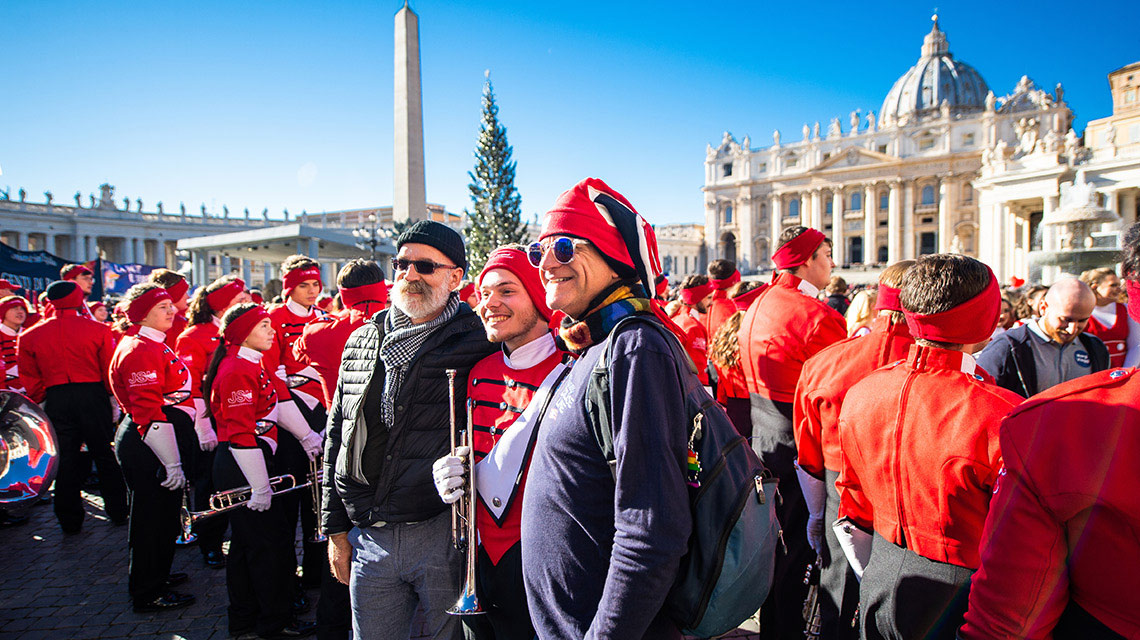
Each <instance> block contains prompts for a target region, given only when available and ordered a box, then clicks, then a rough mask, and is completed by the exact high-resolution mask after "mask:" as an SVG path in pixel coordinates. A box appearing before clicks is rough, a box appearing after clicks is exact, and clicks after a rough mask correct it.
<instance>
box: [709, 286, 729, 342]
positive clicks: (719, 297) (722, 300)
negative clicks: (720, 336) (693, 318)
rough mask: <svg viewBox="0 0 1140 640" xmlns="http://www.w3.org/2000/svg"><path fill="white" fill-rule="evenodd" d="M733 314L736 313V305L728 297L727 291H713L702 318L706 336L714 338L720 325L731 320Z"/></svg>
mask: <svg viewBox="0 0 1140 640" xmlns="http://www.w3.org/2000/svg"><path fill="white" fill-rule="evenodd" d="M734 313H736V304H735V303H733V301H732V299H731V298H729V297H728V290H727V289H717V290H716V291H713V297H712V300H710V301H709V305H708V308H707V310H706V311H705V318H704V320H705V331H706V333H707V334H708V336H709V337H713V336H715V335H716V332H717V331H718V330H719V329H720V325H722V324H724V321H725V320H728V319H729V318H731V317H732V314H734Z"/></svg>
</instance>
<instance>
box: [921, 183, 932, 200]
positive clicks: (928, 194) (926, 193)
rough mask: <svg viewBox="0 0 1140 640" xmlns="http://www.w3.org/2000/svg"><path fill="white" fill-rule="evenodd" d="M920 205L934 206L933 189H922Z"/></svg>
mask: <svg viewBox="0 0 1140 640" xmlns="http://www.w3.org/2000/svg"><path fill="white" fill-rule="evenodd" d="M922 204H934V187H933V186H932V185H929V184H928V185H926V186H925V187H923V188H922Z"/></svg>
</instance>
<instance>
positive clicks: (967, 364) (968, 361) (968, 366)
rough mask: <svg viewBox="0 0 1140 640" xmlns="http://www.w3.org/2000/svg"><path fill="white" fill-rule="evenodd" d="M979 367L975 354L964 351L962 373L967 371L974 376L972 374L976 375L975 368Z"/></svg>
mask: <svg viewBox="0 0 1140 640" xmlns="http://www.w3.org/2000/svg"><path fill="white" fill-rule="evenodd" d="M977 368H978V361H977V360H975V359H974V356H972V355H970V354H968V353H966V352H965V351H963V352H962V366H961V369H962V373H965V374H967V375H971V376H972V375H974V369H977Z"/></svg>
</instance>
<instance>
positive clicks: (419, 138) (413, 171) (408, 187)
mask: <svg viewBox="0 0 1140 640" xmlns="http://www.w3.org/2000/svg"><path fill="white" fill-rule="evenodd" d="M395 67H396V81H395V86H394V89H395V91H394V94H395V109H394V111H395V114H396V126H395V130H394V145H393V146H394V148H395V163H394V167H395V185H394V187H393V190H392V191H393V193H392V195H393V202H392V219H393V220H394V221H396V222H405V221H407V220H412V221H415V220H422V219H424V218H426V217H427V195H426V193H425V188H424V116H423V96H422V95H421V92H420V20H419V18H418V17H417V16H416V14H415V12H414V11H412V9H411V7H409V6H408V3H407V2H406V1H405V2H404V7H403V8H402V9H400V10H399V11H398V12H396V57H395Z"/></svg>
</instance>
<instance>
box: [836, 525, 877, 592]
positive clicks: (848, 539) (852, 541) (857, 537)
mask: <svg viewBox="0 0 1140 640" xmlns="http://www.w3.org/2000/svg"><path fill="white" fill-rule="evenodd" d="M831 528H832V530H833V531H835V537H836V538H839V546H841V547H843V555H845V556H847V564H849V565H851V570H852V571H854V572H855V577H857V578H859V579H860V580H862V579H863V570H864V569H866V568H867V562H868V561H870V559H871V534H869V533H867V532H866V531H863V530H862V529H860V528H859V527H857V526H855V523H853V522H851V521H850V520H848V519H847V518H840V519H839V520H836V521H835V524H833V525H831Z"/></svg>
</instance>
